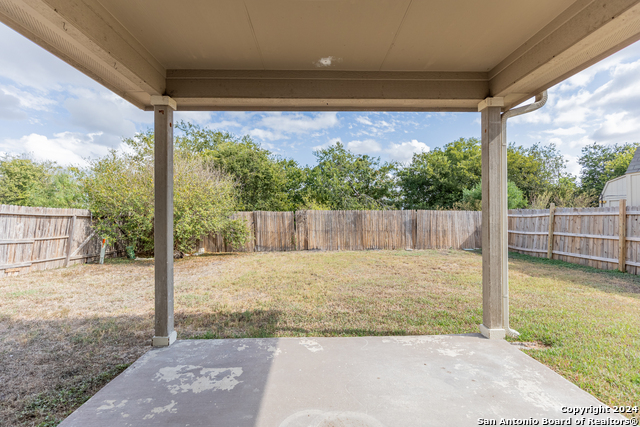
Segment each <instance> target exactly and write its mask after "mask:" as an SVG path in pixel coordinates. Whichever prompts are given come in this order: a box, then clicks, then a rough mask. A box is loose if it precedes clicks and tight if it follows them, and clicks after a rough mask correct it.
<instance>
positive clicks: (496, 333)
mask: <svg viewBox="0 0 640 427" xmlns="http://www.w3.org/2000/svg"><path fill="white" fill-rule="evenodd" d="M480 333H481V334H482V335H484V336H485V337H486V338H489V339H490V340H499V339H504V337H505V335H506V331H505V330H504V329H489V328H487V327H486V326H484V325H480Z"/></svg>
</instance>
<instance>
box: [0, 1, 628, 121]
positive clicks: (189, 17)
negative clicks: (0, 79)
mask: <svg viewBox="0 0 640 427" xmlns="http://www.w3.org/2000/svg"><path fill="white" fill-rule="evenodd" d="M0 21H2V22H4V23H5V24H7V25H8V26H10V27H12V28H13V29H15V30H16V31H18V32H20V33H22V34H23V35H24V36H26V37H27V38H29V39H31V40H33V41H34V42H36V43H37V44H39V45H41V46H42V47H44V48H45V49H46V50H48V51H50V52H52V53H53V54H55V55H57V56H58V57H60V58H61V59H63V60H64V61H66V62H67V63H69V64H71V65H73V66H74V67H76V68H77V69H79V70H80V71H82V72H83V73H85V74H87V75H89V76H91V77H92V78H94V79H95V80H97V81H98V82H100V83H101V84H103V85H104V86H106V87H108V88H109V89H111V90H113V91H114V92H115V93H117V94H119V95H120V96H122V97H123V98H125V99H127V100H129V101H130V102H131V103H133V104H134V105H136V106H138V107H139V108H141V109H145V110H153V106H152V104H151V96H153V95H166V96H170V97H172V98H173V99H174V100H175V101H176V102H177V109H178V110H314V111H318V110H333V111H337V110H385V111H477V106H478V103H479V102H480V101H482V100H483V99H485V98H487V97H503V98H504V107H503V111H504V110H507V109H509V108H511V107H513V106H514V105H517V104H518V103H521V102H522V101H524V100H526V99H528V98H531V97H532V96H534V95H536V94H538V93H540V92H541V91H543V90H545V89H547V88H549V87H551V86H552V85H554V84H556V83H558V82H560V81H562V80H563V79H566V78H567V77H569V76H571V75H573V74H575V73H577V72H578V71H580V70H582V69H584V68H586V67H588V66H589V65H591V64H594V63H595V62H597V61H599V60H601V59H602V58H604V57H606V56H607V55H610V54H612V53H613V52H615V51H617V50H620V49H622V48H623V47H625V46H627V45H629V44H631V43H633V42H634V41H636V40H638V39H639V38H640V1H639V0H611V1H602V0H535V1H532V0H530V1H518V2H514V1H511V0H494V1H491V2H478V1H476V0H456V1H446V2H444V1H434V0H397V1H396V0H393V1H392V0H350V1H340V0H273V1H268V2H266V1H261V0H246V1H228V0H226V1H223V0H218V1H211V0H192V1H190V2H188V3H184V2H175V1H170V0H154V1H151V0H140V1H135V2H131V1H129V0H0Z"/></svg>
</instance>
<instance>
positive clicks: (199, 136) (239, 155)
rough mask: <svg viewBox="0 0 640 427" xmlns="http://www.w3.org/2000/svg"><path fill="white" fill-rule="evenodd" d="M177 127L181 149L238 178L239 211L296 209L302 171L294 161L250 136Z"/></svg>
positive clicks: (189, 124)
mask: <svg viewBox="0 0 640 427" xmlns="http://www.w3.org/2000/svg"><path fill="white" fill-rule="evenodd" d="M177 128H178V129H179V130H181V131H182V135H179V136H177V137H176V147H178V149H181V150H186V151H188V152H193V153H198V154H199V155H200V156H202V157H203V158H205V159H207V160H209V161H211V162H212V164H213V165H214V166H215V167H218V168H220V169H221V170H222V171H224V172H226V173H228V174H229V175H231V176H232V177H234V178H235V179H236V181H237V182H238V184H239V188H240V196H239V209H240V210H247V211H252V210H266V211H286V210H294V209H296V203H297V202H299V201H300V195H299V194H298V192H299V190H300V185H301V182H302V181H303V172H302V170H301V169H300V168H299V166H298V164H297V163H296V162H295V161H293V160H287V159H282V158H280V157H278V156H275V155H273V154H272V153H271V152H269V151H268V150H266V149H263V148H262V147H261V146H260V144H258V143H257V142H255V141H253V140H252V139H251V137H249V136H248V135H246V136H244V137H242V138H237V137H236V136H234V135H232V134H230V133H228V132H221V131H214V130H210V129H205V128H202V127H200V126H197V125H194V124H191V123H184V122H181V123H178V125H177Z"/></svg>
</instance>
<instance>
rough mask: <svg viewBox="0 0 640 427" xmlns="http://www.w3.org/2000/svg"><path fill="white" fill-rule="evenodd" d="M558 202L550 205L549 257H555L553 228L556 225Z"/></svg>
mask: <svg viewBox="0 0 640 427" xmlns="http://www.w3.org/2000/svg"><path fill="white" fill-rule="evenodd" d="M555 213H556V204H555V203H551V204H550V205H549V238H548V240H547V258H549V259H553V229H554V227H555V222H556V219H555Z"/></svg>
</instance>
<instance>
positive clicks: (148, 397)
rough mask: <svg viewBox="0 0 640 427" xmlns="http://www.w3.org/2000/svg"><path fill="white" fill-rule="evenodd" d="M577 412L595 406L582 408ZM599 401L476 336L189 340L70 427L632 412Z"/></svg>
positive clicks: (160, 354) (113, 387)
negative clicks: (574, 411) (620, 410)
mask: <svg viewBox="0 0 640 427" xmlns="http://www.w3.org/2000/svg"><path fill="white" fill-rule="evenodd" d="M563 408H565V409H563ZM566 408H572V410H575V408H586V409H587V411H590V412H591V413H586V414H584V415H576V416H571V415H570V414H569V413H566V410H567V409H566ZM594 408H595V409H596V411H595V412H598V410H605V411H606V410H607V409H608V408H607V407H606V406H604V405H603V404H601V403H600V402H599V401H598V400H597V399H595V398H594V397H593V396H591V395H590V394H588V393H586V392H584V391H582V390H581V389H579V388H578V387H576V386H575V385H573V384H572V383H570V382H569V381H567V380H565V379H564V378H562V377H561V376H560V375H558V374H556V373H555V372H553V371H552V370H551V369H549V368H547V367H546V366H544V365H542V364H540V363H538V362H537V361H535V360H534V359H532V358H530V357H529V356H527V355H526V354H524V353H523V352H522V351H520V350H518V349H517V348H516V347H514V346H512V345H510V344H508V343H507V342H505V341H503V340H488V339H485V338H483V337H482V336H480V335H475V334H474V335H438V336H407V337H364V338H268V339H235V340H188V341H177V342H176V343H175V344H173V345H172V346H171V347H167V348H161V349H154V350H150V351H149V352H148V353H146V354H145V355H144V356H142V357H141V358H140V359H139V360H138V361H136V362H135V363H134V364H133V365H132V366H130V367H129V368H128V369H127V370H126V371H125V372H123V373H122V374H121V375H120V376H118V377H117V378H116V379H114V380H113V381H112V382H111V383H109V384H108V385H107V386H105V387H104V388H103V389H102V390H101V391H100V392H98V393H97V394H96V395H95V396H94V397H92V398H91V399H90V400H89V401H88V402H87V403H85V404H84V405H83V406H82V407H80V408H79V409H78V410H77V411H76V412H74V413H73V414H72V415H71V416H69V418H67V419H66V420H65V421H64V422H62V424H60V425H61V426H62V427H72V426H82V427H85V426H109V427H114V426H191V427H195V426H221V427H223V426H224V427H236V426H237V427H241V426H242V427H244V426H247V427H248V426H255V427H267V426H269V427H321V426H322V427H329V426H335V427H356V426H358V427H381V426H385V427H392V426H398V427H407V426H442V425H452V426H453V425H455V426H467V425H468V426H472V425H483V424H484V425H489V423H491V422H492V421H491V420H494V421H495V423H496V425H500V422H501V420H514V419H516V420H523V421H525V422H526V421H528V423H527V424H525V425H544V420H545V419H547V420H558V421H563V420H564V422H565V425H566V423H567V422H568V421H566V420H569V419H571V425H580V422H581V421H582V419H583V418H598V419H600V420H603V419H606V418H611V419H612V420H624V418H622V417H621V416H617V415H615V414H611V413H609V414H607V413H604V414H593V412H594ZM563 411H565V412H563ZM482 420H486V421H487V424H485V423H484V421H482ZM535 422H537V423H538V424H536V423H535ZM518 425H522V424H520V423H518ZM547 425H549V424H547ZM556 425H557V424H556ZM584 425H589V422H588V421H587V423H586V424H584Z"/></svg>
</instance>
